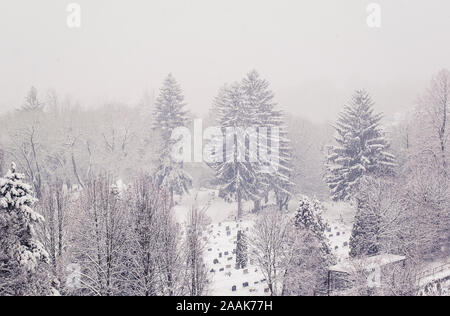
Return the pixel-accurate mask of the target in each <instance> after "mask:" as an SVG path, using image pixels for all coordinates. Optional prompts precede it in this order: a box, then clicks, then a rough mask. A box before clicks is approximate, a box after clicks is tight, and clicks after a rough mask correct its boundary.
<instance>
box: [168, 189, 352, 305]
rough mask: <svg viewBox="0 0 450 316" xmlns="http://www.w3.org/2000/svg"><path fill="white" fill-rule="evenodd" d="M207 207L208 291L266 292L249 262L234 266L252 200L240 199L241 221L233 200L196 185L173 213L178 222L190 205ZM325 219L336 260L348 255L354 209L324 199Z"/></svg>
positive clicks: (226, 293)
mask: <svg viewBox="0 0 450 316" xmlns="http://www.w3.org/2000/svg"><path fill="white" fill-rule="evenodd" d="M297 202H298V201H297V200H296V199H293V200H292V201H291V203H290V211H291V212H293V211H295V209H296V206H297ZM195 204H196V205H197V206H198V207H200V208H205V207H206V208H207V210H206V214H207V216H208V217H210V219H211V224H210V225H209V226H208V231H207V238H206V239H207V240H208V241H207V246H206V253H205V261H206V265H207V268H208V275H209V280H210V286H209V288H210V290H209V293H208V294H209V295H213V296H234V295H239V296H262V295H267V292H266V291H267V290H268V288H267V283H266V282H265V280H264V276H263V275H262V273H261V271H260V269H259V268H258V267H257V266H255V265H254V264H252V262H249V266H248V267H247V268H246V269H236V254H235V251H236V242H237V233H238V231H239V230H242V231H244V232H246V233H247V234H248V233H250V232H251V227H252V225H253V223H254V218H255V215H251V214H250V210H251V209H252V203H244V212H245V213H246V215H245V216H244V219H243V220H242V221H236V212H237V205H236V203H226V202H224V201H223V200H222V199H221V198H219V197H218V191H216V190H210V189H200V190H198V191H193V192H191V194H189V195H186V196H184V197H182V198H179V199H178V200H177V205H176V207H175V214H176V217H177V220H178V221H179V222H180V223H183V222H186V216H187V214H188V212H189V209H190V208H191V207H192V205H195ZM324 206H325V207H326V211H325V213H324V217H325V219H326V220H327V221H328V223H329V225H330V228H331V229H330V231H328V232H327V237H329V239H330V245H331V247H332V250H333V251H334V253H335V254H336V256H337V258H338V261H339V262H340V261H341V260H344V259H345V258H347V257H348V253H349V247H348V242H349V239H350V233H351V228H352V225H353V218H354V212H353V211H352V209H351V208H350V207H349V206H348V205H347V204H343V203H325V204H324Z"/></svg>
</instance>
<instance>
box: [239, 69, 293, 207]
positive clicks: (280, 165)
mask: <svg viewBox="0 0 450 316" xmlns="http://www.w3.org/2000/svg"><path fill="white" fill-rule="evenodd" d="M242 88H243V90H244V97H245V102H246V103H247V104H248V107H249V108H252V109H254V112H255V124H256V125H257V126H258V128H259V137H260V141H259V142H258V160H259V164H260V166H259V168H257V169H258V170H259V172H258V176H259V177H260V184H261V188H262V190H263V193H264V195H265V196H266V199H267V196H268V193H269V192H270V191H272V190H273V191H274V193H275V197H276V200H277V205H278V207H279V208H280V210H281V209H283V208H286V209H287V204H288V202H289V200H290V197H291V189H292V186H293V184H292V182H291V181H290V178H291V173H292V170H291V148H290V141H289V139H288V137H287V128H286V127H285V126H284V122H283V114H282V112H281V111H277V110H275V108H276V106H277V104H276V103H275V101H274V94H273V92H272V91H271V90H270V88H269V83H268V82H267V80H265V79H263V78H261V77H260V75H259V74H258V72H257V71H255V70H253V71H251V72H250V73H248V74H247V76H246V77H245V78H244V79H243V81H242ZM264 129H267V133H263V132H265V130H264ZM264 134H266V135H264ZM275 146H278V153H277V151H276V150H275ZM262 152H265V153H267V154H266V155H264V154H262ZM272 153H273V154H278V157H276V159H275V160H273V159H270V157H271V154H272ZM261 170H263V171H261ZM259 204H260V203H259V201H255V210H256V211H257V210H259V208H260V205H259Z"/></svg>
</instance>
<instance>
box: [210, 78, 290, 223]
mask: <svg viewBox="0 0 450 316" xmlns="http://www.w3.org/2000/svg"><path fill="white" fill-rule="evenodd" d="M273 98H274V96H273V93H272V91H271V90H270V89H269V83H268V82H267V81H266V80H264V79H262V78H260V76H259V74H258V73H257V72H256V71H252V72H250V73H249V74H248V75H247V76H246V77H245V78H244V79H243V80H242V81H241V82H237V83H235V84H233V85H231V86H226V87H224V88H223V89H222V90H221V91H220V93H219V95H218V96H217V98H216V99H215V106H216V108H217V110H218V123H219V124H220V127H221V129H222V130H223V131H224V132H225V133H226V137H225V138H226V140H225V143H226V146H225V147H226V148H225V150H226V151H224V154H223V156H224V157H226V159H224V161H221V162H218V163H216V164H213V167H214V168H215V170H216V173H217V178H218V179H219V182H220V183H221V184H222V188H221V191H220V192H221V196H222V197H223V198H225V199H226V200H231V199H236V200H237V202H238V216H240V215H241V211H242V210H241V203H242V201H243V200H245V201H248V200H253V201H254V202H255V210H258V208H259V207H258V205H259V204H260V202H259V201H260V200H261V199H262V198H263V197H264V196H267V194H268V192H270V191H272V190H273V191H274V192H275V193H276V196H277V202H278V204H279V205H280V209H281V208H282V207H283V206H285V205H286V204H287V201H288V200H289V197H290V187H291V182H290V174H291V169H290V158H291V157H290V147H289V146H290V144H289V140H288V139H287V136H286V135H287V133H286V131H285V128H284V126H283V119H282V113H281V112H280V111H276V110H275V106H276V103H275V102H274V101H273ZM230 131H232V132H231V133H230ZM255 140H256V141H255ZM254 144H256V145H255V146H253V145H254ZM229 148H233V150H229ZM267 153H270V154H269V155H268V154H267ZM242 157H245V159H242Z"/></svg>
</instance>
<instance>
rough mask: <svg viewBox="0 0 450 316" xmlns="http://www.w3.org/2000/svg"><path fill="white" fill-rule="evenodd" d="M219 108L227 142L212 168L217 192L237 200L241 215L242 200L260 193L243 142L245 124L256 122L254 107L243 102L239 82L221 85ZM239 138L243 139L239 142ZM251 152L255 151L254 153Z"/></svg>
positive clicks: (254, 164)
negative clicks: (240, 152) (225, 85)
mask: <svg viewBox="0 0 450 316" xmlns="http://www.w3.org/2000/svg"><path fill="white" fill-rule="evenodd" d="M215 105H216V107H217V109H218V110H219V115H218V120H219V122H218V123H219V124H220V126H221V128H222V130H223V132H224V133H226V135H227V136H226V139H227V140H226V146H224V148H223V150H224V153H223V159H222V160H223V161H222V162H218V163H215V164H214V165H213V168H214V169H215V171H216V177H217V179H218V181H219V183H220V184H221V188H220V192H219V195H220V197H222V198H223V199H225V200H226V201H228V202H231V201H232V200H235V201H237V204H238V210H237V217H238V218H239V217H241V216H242V212H243V211H242V202H243V201H249V200H253V201H255V200H258V199H260V196H261V190H260V189H261V187H260V185H261V184H260V180H261V177H260V174H259V173H258V168H259V164H258V163H257V162H250V159H249V152H248V150H247V147H246V144H245V143H246V142H247V140H248V139H249V137H250V136H251V135H250V132H248V130H247V128H249V127H253V126H255V122H256V121H255V111H254V108H252V107H250V106H249V104H248V103H246V102H245V96H244V91H243V89H242V86H241V85H240V84H239V83H235V84H233V85H232V86H230V87H226V88H223V89H221V91H220V93H219V95H218V97H217V98H216V99H215ZM242 139H245V143H244V144H242V143H241V142H242ZM239 147H240V148H245V159H242V158H243V157H239ZM253 154H254V153H253Z"/></svg>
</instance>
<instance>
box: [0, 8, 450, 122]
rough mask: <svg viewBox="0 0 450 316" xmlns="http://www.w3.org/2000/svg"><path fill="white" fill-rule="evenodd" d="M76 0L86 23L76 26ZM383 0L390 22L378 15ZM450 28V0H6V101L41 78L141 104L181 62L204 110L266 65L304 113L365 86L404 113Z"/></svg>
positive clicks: (16, 100)
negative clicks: (373, 15) (228, 86)
mask: <svg viewBox="0 0 450 316" xmlns="http://www.w3.org/2000/svg"><path fill="white" fill-rule="evenodd" d="M71 2H78V3H79V4H80V5H81V8H82V27H81V29H69V28H68V27H67V26H66V18H67V15H68V13H67V12H66V6H67V5H68V4H69V3H71ZM371 2H377V3H379V4H380V5H381V9H382V11H381V13H382V27H381V28H380V29H371V28H369V27H368V26H367V24H366V18H367V15H368V13H367V12H366V7H367V5H368V4H369V3H371ZM449 31H450V1H448V0H426V1H425V0H378V1H365V0H341V1H336V0H327V1H326V0H309V1H303V0H184V1H183V0H129V1H125V0H78V1H63V0H39V1H31V0H1V2H0V112H3V111H7V110H10V109H12V108H15V107H17V106H19V105H20V104H22V102H23V99H24V96H25V94H26V92H27V90H28V89H29V87H30V86H31V85H34V86H36V87H37V88H38V90H39V91H40V92H41V94H44V93H45V92H46V91H47V90H49V89H54V90H56V91H57V92H58V93H60V94H63V95H66V94H68V95H70V96H72V97H74V98H76V99H78V100H79V101H80V102H81V103H82V104H84V105H86V106H92V105H98V104H102V103H105V102H107V101H119V102H126V103H128V104H135V103H137V102H138V100H139V99H140V98H141V96H142V95H143V93H144V91H145V90H148V91H149V92H150V93H151V92H152V91H156V92H157V91H158V89H159V86H160V84H161V82H162V81H163V79H164V77H165V76H166V75H167V74H168V73H169V72H172V73H173V74H174V75H175V77H176V78H177V79H178V81H179V82H180V84H181V85H182V87H183V89H184V91H185V95H186V101H187V102H188V103H189V108H190V109H191V110H192V111H194V112H196V113H198V114H203V113H205V112H206V111H207V110H208V109H209V107H210V105H211V100H212V99H213V97H214V96H215V95H216V93H217V91H218V89H219V87H220V86H221V85H223V84H224V83H226V82H233V81H235V80H239V79H240V78H241V77H243V76H244V75H245V73H247V72H248V71H249V70H251V69H257V70H258V71H259V72H260V73H261V74H262V75H263V76H264V77H265V78H267V79H268V80H269V81H270V82H271V86H272V88H273V90H274V91H275V93H276V98H277V101H278V103H279V104H280V106H282V108H283V109H285V110H287V111H289V112H291V113H294V114H296V115H300V116H303V117H306V118H309V119H311V120H314V121H327V120H334V118H335V116H336V112H337V111H339V109H340V108H341V106H342V104H343V103H344V102H345V101H346V100H348V99H349V97H350V96H351V94H352V91H353V90H355V89H357V88H365V89H367V90H369V91H370V92H371V94H372V95H373V97H374V99H375V101H376V102H377V105H378V109H379V110H380V111H383V112H385V113H386V114H387V115H392V114H393V113H396V112H398V111H400V110H404V109H407V108H408V107H412V106H413V103H414V101H415V99H416V97H417V95H418V94H419V93H421V92H422V91H423V89H425V87H426V85H427V83H428V81H429V80H430V77H431V76H432V75H433V74H434V73H436V72H437V71H439V69H441V68H450V36H449V33H450V32H449Z"/></svg>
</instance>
